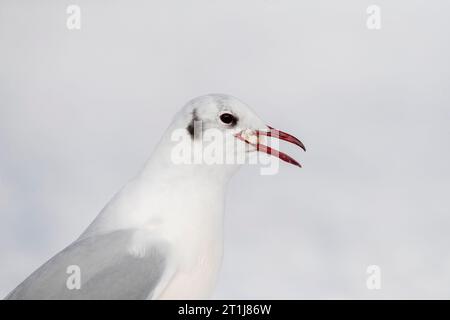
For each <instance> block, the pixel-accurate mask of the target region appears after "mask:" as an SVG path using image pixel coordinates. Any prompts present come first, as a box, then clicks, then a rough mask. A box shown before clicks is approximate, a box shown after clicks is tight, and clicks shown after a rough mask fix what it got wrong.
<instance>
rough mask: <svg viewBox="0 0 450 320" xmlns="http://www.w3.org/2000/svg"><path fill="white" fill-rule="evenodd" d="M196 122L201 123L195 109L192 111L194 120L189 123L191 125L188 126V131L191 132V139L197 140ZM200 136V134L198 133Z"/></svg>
mask: <svg viewBox="0 0 450 320" xmlns="http://www.w3.org/2000/svg"><path fill="white" fill-rule="evenodd" d="M196 121H200V119H199V118H198V116H197V111H196V110H195V109H194V110H192V119H191V122H189V125H188V126H187V128H186V129H187V131H188V132H189V134H190V135H191V138H192V139H194V138H196V137H195V135H196V132H195V122H196ZM197 136H198V133H197Z"/></svg>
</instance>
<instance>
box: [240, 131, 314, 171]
mask: <svg viewBox="0 0 450 320" xmlns="http://www.w3.org/2000/svg"><path fill="white" fill-rule="evenodd" d="M268 128H269V130H268V131H262V130H258V131H256V136H257V137H259V136H268V137H273V138H277V139H280V140H284V141H287V142H290V143H293V144H295V145H297V146H299V147H300V148H302V149H303V150H304V151H306V148H305V145H304V144H303V143H302V142H301V141H300V140H299V139H297V138H296V137H294V136H293V135H290V134H289V133H286V132H283V131H279V130H277V129H274V128H272V127H270V126H268ZM236 137H237V138H238V139H240V140H242V141H244V142H246V143H248V144H249V145H252V146H254V147H256V150H258V151H261V152H264V153H267V154H269V155H272V156H275V157H277V158H279V159H281V160H283V161H285V162H287V163H290V164H293V165H296V166H298V167H300V168H301V167H302V166H301V164H300V163H298V162H297V161H296V160H295V159H293V158H292V157H290V156H288V155H287V154H285V153H283V152H281V151H278V150H276V149H274V148H271V147H269V146H266V145H264V144H261V143H260V142H259V139H256V141H255V142H254V141H250V139H248V138H247V137H246V136H245V135H243V134H242V133H239V134H237V135H236Z"/></svg>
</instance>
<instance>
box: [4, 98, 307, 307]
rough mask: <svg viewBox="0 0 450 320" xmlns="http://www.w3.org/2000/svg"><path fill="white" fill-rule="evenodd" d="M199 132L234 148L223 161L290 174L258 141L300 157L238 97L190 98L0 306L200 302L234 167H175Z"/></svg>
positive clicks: (216, 262) (211, 274)
mask: <svg viewBox="0 0 450 320" xmlns="http://www.w3.org/2000/svg"><path fill="white" fill-rule="evenodd" d="M208 130H214V131H215V132H216V133H220V134H222V136H223V137H225V138H226V139H228V140H231V141H233V142H235V143H234V145H236V146H240V148H239V147H234V148H231V147H228V145H227V146H226V147H225V146H224V147H222V150H219V151H222V153H223V154H224V155H225V156H227V157H229V158H230V159H233V158H234V156H236V155H240V156H244V157H245V158H248V157H250V156H251V155H252V154H260V153H261V154H269V155H271V156H275V157H277V158H279V159H281V160H282V161H285V162H287V163H290V164H293V165H295V166H298V167H300V164H299V163H298V162H297V161H296V160H294V159H293V158H291V157H290V156H288V155H287V154H285V153H282V152H280V151H278V150H276V149H274V148H271V147H269V146H267V145H265V144H263V142H264V141H267V140H268V138H267V137H274V138H278V139H279V140H284V141H287V142H290V143H293V144H295V145H297V146H299V147H300V148H302V149H303V150H305V146H304V145H303V143H302V142H301V141H300V140H298V139H297V138H295V137H294V136H292V135H290V134H287V133H285V132H282V131H279V130H276V129H274V128H273V127H270V126H267V125H266V124H265V123H264V122H263V121H262V120H261V119H260V118H259V117H258V116H257V115H256V114H255V113H254V112H253V111H252V110H251V109H250V108H249V107H248V106H247V105H246V104H244V103H243V102H241V101H240V100H238V99H236V98H234V97H232V96H230V95H225V94H209V95H204V96H200V97H197V98H194V99H193V100H191V101H189V102H188V103H187V104H186V105H185V106H184V107H183V108H182V109H181V111H179V112H178V114H176V116H175V117H174V119H173V121H172V123H171V124H170V126H169V127H168V129H167V131H166V132H165V133H164V134H163V137H162V138H161V140H160V142H159V143H158V144H157V146H156V148H155V149H154V151H153V153H152V155H151V157H150V159H149V160H148V161H147V162H146V164H145V166H144V167H143V169H142V170H141V171H140V173H139V174H138V175H137V176H135V177H134V178H133V179H131V180H130V181H129V182H128V183H127V184H126V185H125V186H124V187H123V188H122V189H121V190H120V191H119V192H118V193H117V194H116V195H115V196H114V197H113V198H112V200H110V202H109V203H108V204H107V205H106V206H105V207H104V208H103V209H102V211H101V212H100V213H99V214H98V216H97V217H96V218H95V219H94V221H93V222H92V223H91V224H90V225H89V226H88V227H87V229H86V230H85V231H84V232H83V233H82V234H81V236H80V237H79V238H78V239H77V240H75V241H74V242H73V243H72V244H70V245H69V246H67V247H66V248H65V249H63V250H62V251H61V252H59V253H57V254H56V255H55V256H53V257H52V258H51V259H50V260H49V261H47V262H46V263H44V264H43V265H42V266H41V267H39V268H38V269H37V270H36V271H34V272H33V273H32V274H31V275H30V276H29V277H28V278H26V279H25V280H24V281H23V282H22V283H21V284H20V285H19V286H18V287H17V288H15V289H14V290H13V291H12V292H11V293H10V294H9V295H8V296H7V297H6V299H33V300H34V299H64V300H66V299H81V300H88V299H96V300H99V299H142V300H144V299H206V298H209V297H210V296H211V294H212V292H213V290H214V287H215V284H216V280H217V278H218V273H219V269H220V266H221V261H222V252H223V214H224V202H225V199H224V198H225V191H226V187H227V184H228V182H229V180H230V178H231V177H232V176H233V175H234V173H235V172H236V171H237V169H238V168H239V167H241V164H242V163H238V162H237V161H235V163H230V161H228V162H226V163H212V164H211V163H205V161H191V162H189V161H185V162H186V163H184V162H183V163H178V162H179V161H178V162H177V161H175V158H176V157H175V156H174V150H176V149H177V148H178V150H179V149H180V145H181V146H185V147H186V146H191V148H190V149H189V148H188V149H187V150H191V153H192V154H193V156H194V158H195V155H196V153H198V152H201V148H196V146H199V145H201V144H203V143H205V140H206V134H205V133H206V132H207V131H208ZM199 131H200V132H199ZM174 133H176V135H175V134H174ZM174 136H176V138H177V139H175V138H174ZM242 146H243V148H242ZM192 150H193V151H192ZM199 150H200V151H199ZM305 151H306V150H305ZM175 154H176V152H175ZM266 157H267V156H266ZM187 158H188V157H186V159H187Z"/></svg>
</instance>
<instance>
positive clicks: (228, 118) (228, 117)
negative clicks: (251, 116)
mask: <svg viewBox="0 0 450 320" xmlns="http://www.w3.org/2000/svg"><path fill="white" fill-rule="evenodd" d="M220 121H222V122H223V123H225V124H235V123H236V122H237V120H236V118H235V116H233V115H232V114H231V113H222V114H221V115H220Z"/></svg>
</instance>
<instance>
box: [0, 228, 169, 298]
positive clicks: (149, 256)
mask: <svg viewBox="0 0 450 320" xmlns="http://www.w3.org/2000/svg"><path fill="white" fill-rule="evenodd" d="M133 232H134V231H133V230H121V231H114V232H111V233H108V234H104V235H98V236H93V237H90V238H86V239H82V240H78V241H76V242H74V243H72V244H71V245H70V246H68V247H67V248H66V249H64V250H63V251H61V252H60V253H58V254H57V255H55V256H54V257H53V258H51V259H50V260H49V261H48V262H46V263H45V264H44V265H42V266H41V267H40V268H39V269H37V270H36V271H35V272H34V273H33V274H31V275H30V276H29V277H28V278H27V279H25V281H23V282H22V283H21V284H20V285H19V286H18V287H17V288H16V289H14V290H13V291H12V292H11V293H10V294H9V295H8V296H7V297H6V299H146V298H147V297H151V295H152V293H153V291H154V290H155V288H156V287H157V285H158V284H159V282H160V281H161V278H162V277H163V274H164V271H165V269H166V267H167V261H168V259H167V251H168V248H167V245H165V244H164V243H162V242H155V243H152V244H151V245H149V246H148V247H147V248H146V253H145V255H144V256H142V257H141V256H136V255H133V254H130V253H129V250H128V248H127V246H128V244H129V243H130V242H129V241H130V240H131V237H132V236H133ZM71 268H72V269H71ZM78 271H79V273H78V274H77V272H78ZM68 272H69V273H68ZM76 276H79V280H80V287H79V289H77V287H76V282H73V281H76V280H77V279H74V278H73V277H76ZM69 278H70V279H69Z"/></svg>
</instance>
